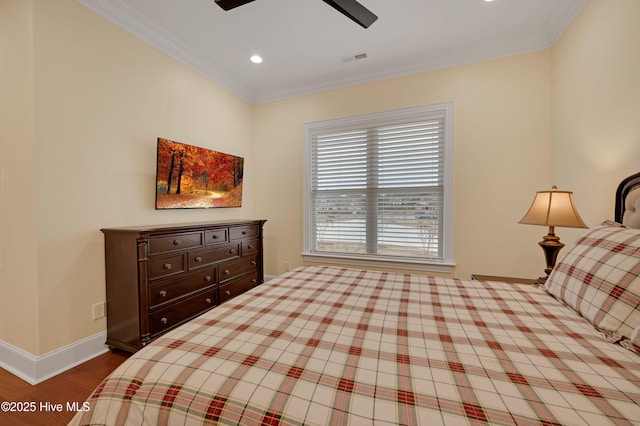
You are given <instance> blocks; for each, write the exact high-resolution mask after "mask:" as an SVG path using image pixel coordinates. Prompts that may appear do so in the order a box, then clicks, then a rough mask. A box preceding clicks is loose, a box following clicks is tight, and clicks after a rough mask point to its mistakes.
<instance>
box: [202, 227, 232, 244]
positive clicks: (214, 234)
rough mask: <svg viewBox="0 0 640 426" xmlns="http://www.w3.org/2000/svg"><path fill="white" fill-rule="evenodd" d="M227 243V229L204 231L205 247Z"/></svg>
mask: <svg viewBox="0 0 640 426" xmlns="http://www.w3.org/2000/svg"><path fill="white" fill-rule="evenodd" d="M227 241H229V230H228V229H227V228H222V229H209V230H207V231H204V244H205V245H206V246H210V245H213V244H220V243H226V242H227Z"/></svg>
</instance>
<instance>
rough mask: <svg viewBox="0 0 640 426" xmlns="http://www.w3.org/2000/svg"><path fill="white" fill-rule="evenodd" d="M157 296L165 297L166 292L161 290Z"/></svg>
mask: <svg viewBox="0 0 640 426" xmlns="http://www.w3.org/2000/svg"><path fill="white" fill-rule="evenodd" d="M158 296H160V297H167V291H166V290H161V291H160V292H159V293H158Z"/></svg>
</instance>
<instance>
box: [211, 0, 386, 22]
mask: <svg viewBox="0 0 640 426" xmlns="http://www.w3.org/2000/svg"><path fill="white" fill-rule="evenodd" d="M216 1H217V0H216ZM323 1H324V2H325V3H327V4H328V5H330V6H331V7H333V8H334V9H336V10H337V11H339V12H340V13H342V14H343V15H345V16H346V17H348V18H349V19H351V20H352V21H354V22H357V23H358V24H360V25H361V26H362V27H363V28H369V26H370V25H371V24H373V23H374V22H376V20H377V19H378V17H377V16H376V15H375V14H374V13H373V12H371V11H370V10H369V9H367V8H366V7H364V6H363V5H361V4H360V3H358V2H357V1H356V0H323Z"/></svg>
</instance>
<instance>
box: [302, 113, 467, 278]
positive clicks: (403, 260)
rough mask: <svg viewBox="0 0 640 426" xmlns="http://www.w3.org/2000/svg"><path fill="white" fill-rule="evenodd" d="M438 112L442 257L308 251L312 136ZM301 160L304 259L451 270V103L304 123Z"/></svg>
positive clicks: (310, 238)
mask: <svg viewBox="0 0 640 426" xmlns="http://www.w3.org/2000/svg"><path fill="white" fill-rule="evenodd" d="M434 112H441V113H443V114H444V117H445V118H444V151H443V166H444V176H443V186H444V188H443V203H442V207H443V215H442V221H443V223H442V231H443V236H442V244H443V252H442V259H433V258H431V259H429V258H425V259H420V258H413V257H411V258H408V257H399V256H398V257H396V256H389V255H375V256H373V255H366V254H348V253H325V252H314V251H313V250H312V241H313V229H312V224H313V223H314V221H313V217H312V214H313V211H312V208H311V204H312V203H311V173H312V171H313V170H312V160H313V159H312V157H311V155H312V149H311V143H312V137H311V135H312V134H313V133H316V132H318V131H327V132H332V131H339V130H342V129H352V128H359V129H363V128H370V127H372V126H375V125H376V123H378V122H384V123H385V125H386V124H387V123H391V124H393V123H401V122H405V121H407V119H411V118H414V117H415V119H418V120H419V119H421V117H425V118H428V115H429V114H433V113H434ZM304 133H305V140H304V161H303V185H302V191H303V252H302V257H303V259H304V261H308V262H322V263H336V264H345V265H355V266H373V267H376V266H377V267H387V268H394V269H411V270H420V271H430V272H445V273H450V272H452V271H453V267H454V266H455V262H454V260H453V103H452V102H443V103H437V104H431V105H423V106H418V107H411V108H403V109H397V110H391V111H385V112H380V113H372V114H362V115H356V116H351V117H344V118H338V119H332V120H323V121H316V122H311V123H306V124H305V126H304Z"/></svg>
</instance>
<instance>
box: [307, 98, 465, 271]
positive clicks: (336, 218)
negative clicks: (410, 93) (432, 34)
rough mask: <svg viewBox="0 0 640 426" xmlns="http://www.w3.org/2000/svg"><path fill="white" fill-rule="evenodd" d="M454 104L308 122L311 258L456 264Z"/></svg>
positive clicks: (429, 266)
mask: <svg viewBox="0 0 640 426" xmlns="http://www.w3.org/2000/svg"><path fill="white" fill-rule="evenodd" d="M451 115H452V105H451V104H450V103H447V104H438V105H432V106H426V107H418V108H410V109H403V110H397V111H390V112H386V113H380V114H370V115H365V116H357V117H350V118H344V119H337V120H330V121H322V122H316V123H309V124H307V125H306V126H305V133H306V149H305V155H306V165H305V167H306V170H305V183H304V191H305V220H304V227H305V241H304V253H303V256H304V258H305V260H311V261H329V262H330V261H334V262H339V263H349V264H357V265H376V264H380V262H387V263H388V264H387V266H396V267H399V268H413V269H425V270H436V271H450V270H451V267H452V266H453V259H452V258H453V247H452V242H453V238H452V236H453V235H452V234H453V232H452V222H453V220H452V217H453V216H452V197H451V189H452V185H451V153H452V142H451V129H452V125H451V122H452V118H451Z"/></svg>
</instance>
